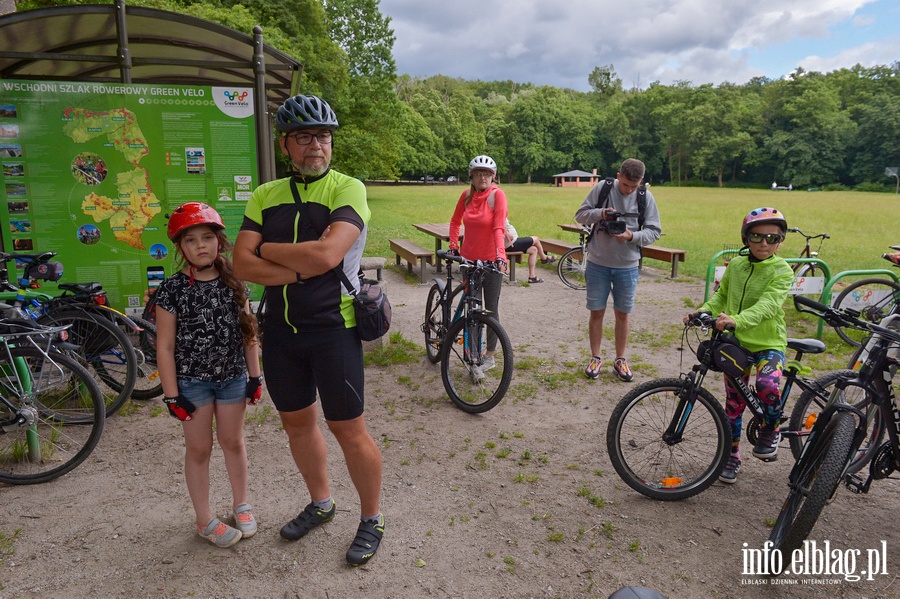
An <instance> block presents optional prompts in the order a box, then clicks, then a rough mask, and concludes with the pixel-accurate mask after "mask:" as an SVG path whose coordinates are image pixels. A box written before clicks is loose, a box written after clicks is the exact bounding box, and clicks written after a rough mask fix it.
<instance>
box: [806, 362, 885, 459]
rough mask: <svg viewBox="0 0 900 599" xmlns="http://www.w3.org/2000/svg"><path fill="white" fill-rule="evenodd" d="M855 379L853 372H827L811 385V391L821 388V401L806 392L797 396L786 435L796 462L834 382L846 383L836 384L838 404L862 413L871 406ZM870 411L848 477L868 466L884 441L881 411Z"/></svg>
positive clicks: (818, 397) (869, 399)
mask: <svg viewBox="0 0 900 599" xmlns="http://www.w3.org/2000/svg"><path fill="white" fill-rule="evenodd" d="M855 377H856V372H855V371H853V370H836V371H834V372H829V373H827V374H823V375H822V376H820V377H819V378H817V379H816V380H815V383H813V388H818V389H820V390H821V393H822V395H824V396H825V397H824V398H822V397H820V396H819V395H817V394H816V393H815V392H813V391H812V390H805V391H803V393H801V394H800V398H799V399H798V400H797V403H796V404H794V409H793V410H791V419H790V422H789V430H790V432H791V435H790V436H789V440H790V444H791V453H792V454H794V459H795V460H796V459H798V458H799V457H800V452H801V451H803V445H805V444H806V440H807V439H808V438H809V433H810V431H811V430H812V427H813V425H814V424H815V423H816V420H817V419H818V418H819V415H820V414H821V413H822V410H824V409H825V404H826V402H827V399H828V397H830V395H831V393H832V391H833V390H834V387H835V385H837V383H839V382H840V381H848V382H845V383H842V384H840V385H837V386H838V389H837V393H838V397H837V400H838V401H839V402H842V403H846V404H850V405H851V406H853V407H855V408H858V409H859V410H861V411H862V412H863V413H865V412H866V411H867V410H868V407H869V406H871V404H872V401H871V397H870V396H869V394H868V393H867V392H866V389H865V388H864V387H861V386H860V385H856V384H853V383H852V382H850V381H851V380H852V379H853V378H855ZM872 409H873V410H874V413H873V415H872V422H871V424H870V425H869V429H868V431H867V432H866V438H865V439H863V442H862V444H860V446H859V449H857V450H856V455H854V456H853V459H852V460H851V462H850V465H849V466H848V467H847V473H848V474H854V473H856V472H859V471H860V470H861V469H862V468H863V467H864V466H865V465H866V464H868V463H869V460H871V459H872V456H873V455H875V450H877V449H878V448H879V447H880V446H881V441H882V439H883V438H884V426H882V418H881V411H880V410H878V408H877V407H873V408H872Z"/></svg>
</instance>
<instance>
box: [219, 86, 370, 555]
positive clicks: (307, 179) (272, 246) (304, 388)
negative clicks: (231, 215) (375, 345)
mask: <svg viewBox="0 0 900 599" xmlns="http://www.w3.org/2000/svg"><path fill="white" fill-rule="evenodd" d="M275 121H276V126H277V128H278V131H279V132H280V133H281V137H280V138H279V140H278V143H279V146H280V148H281V151H282V152H284V153H285V155H287V156H288V157H289V158H290V160H291V163H292V164H293V166H294V169H295V171H296V172H295V173H294V174H293V175H292V176H290V177H287V178H284V179H278V180H276V181H270V182H268V183H265V184H263V185H260V186H259V187H258V188H257V189H256V190H255V191H254V192H253V194H252V196H251V198H250V201H249V202H248V204H247V208H246V211H245V213H244V222H243V224H242V225H241V231H240V233H239V234H238V236H237V240H236V242H235V247H234V272H235V274H236V275H237V276H238V277H240V278H242V279H246V280H248V281H252V282H254V283H259V284H263V285H265V286H266V293H265V296H266V310H265V312H266V317H265V319H264V323H263V327H262V333H263V371H264V373H265V377H266V388H267V389H268V391H269V395H270V396H271V397H272V402H273V403H274V404H275V407H276V408H277V409H278V412H279V415H280V416H281V422H282V424H283V426H284V430H285V432H286V433H287V435H288V441H289V443H290V448H291V454H292V456H293V458H294V462H296V464H297V468H298V469H299V470H300V474H301V475H302V476H303V479H304V481H305V483H306V486H307V489H308V490H309V494H310V499H311V501H310V503H309V505H307V506H306V507H305V508H304V510H303V511H302V512H300V514H299V515H298V516H297V517H296V518H294V519H293V520H291V521H290V522H288V523H287V524H285V525H284V526H283V527H282V529H281V536H282V537H283V538H284V539H286V540H291V541H295V540H297V539H299V538H301V537H303V536H305V535H306V534H307V533H309V532H310V531H312V530H313V529H314V528H316V527H318V526H319V525H321V524H324V523H325V522H328V521H330V520H331V519H332V518H333V517H334V515H335V502H334V500H333V499H332V496H331V490H330V486H329V481H328V473H327V469H326V446H325V439H324V436H323V435H322V431H321V429H320V428H319V424H318V413H317V409H316V394H317V392H318V396H319V398H320V399H321V404H322V412H323V413H324V415H325V422H326V424H327V425H328V429H329V430H330V431H331V432H332V434H334V436H335V438H336V439H337V441H338V443H339V444H340V447H341V450H342V452H343V454H344V459H345V460H346V462H347V469H348V470H349V472H350V478H351V480H352V481H353V484H354V486H355V487H356V491H357V493H358V494H359V501H360V508H361V512H362V513H361V519H360V524H359V528H358V530H357V534H356V538H355V539H354V541H353V543H352V545H351V546H350V549H349V550H348V551H347V561H348V562H349V563H350V564H351V565H353V566H359V565H362V564H365V563H366V562H367V561H369V560H370V559H371V558H372V557H373V556H374V555H375V552H376V551H377V549H378V545H379V543H380V542H381V538H382V534H383V532H384V517H383V516H382V514H381V511H380V507H379V496H380V493H381V452H380V451H379V449H378V446H377V444H376V443H375V441H374V440H373V439H372V436H371V435H370V434H369V432H368V430H367V429H366V423H365V419H364V415H363V411H364V404H363V398H364V393H363V378H364V377H363V352H362V344H361V342H360V339H359V335H358V334H357V332H356V320H355V316H354V311H353V298H352V297H351V296H350V295H349V294H348V293H347V290H346V289H343V287H342V284H341V281H340V278H339V276H338V274H337V272H336V271H335V270H333V269H335V268H336V267H337V268H341V269H342V270H343V271H344V274H345V275H346V276H347V279H349V280H350V281H351V283H352V284H353V285H354V286H358V284H359V278H358V272H359V261H360V257H361V256H362V253H363V249H364V247H365V244H366V231H367V228H366V223H367V222H368V220H369V216H370V213H369V208H368V205H367V203H366V190H365V187H364V186H363V184H362V183H361V182H360V181H359V180H357V179H355V178H353V177H348V176H347V175H344V174H341V173H339V172H337V171H333V170H331V168H330V163H331V155H332V153H331V152H332V139H333V136H334V131H335V130H336V129H337V128H338V121H337V117H336V116H335V114H334V111H333V110H332V109H331V107H330V106H329V105H328V103H327V102H325V101H324V100H322V99H320V98H318V97H316V96H306V95H297V96H294V97H292V98H288V99H287V100H285V102H284V103H283V104H282V105H281V107H280V108H279V109H278V113H277V114H276V119H275Z"/></svg>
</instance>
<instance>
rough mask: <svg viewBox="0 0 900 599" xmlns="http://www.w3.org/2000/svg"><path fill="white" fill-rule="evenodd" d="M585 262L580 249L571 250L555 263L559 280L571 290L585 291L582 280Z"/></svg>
mask: <svg viewBox="0 0 900 599" xmlns="http://www.w3.org/2000/svg"><path fill="white" fill-rule="evenodd" d="M585 266H587V264H586V260H585V257H584V251H583V250H582V248H580V247H577V248H572V249H571V250H569V251H568V252H566V253H565V254H563V255H562V256H560V258H559V262H557V263H556V272H557V274H559V279H560V280H561V281H562V282H563V283H565V284H566V285H568V286H569V287H571V288H572V289H587V283H586V282H585V280H584V269H585Z"/></svg>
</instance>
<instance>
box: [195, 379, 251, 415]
mask: <svg viewBox="0 0 900 599" xmlns="http://www.w3.org/2000/svg"><path fill="white" fill-rule="evenodd" d="M246 391H247V379H246V378H243V377H241V378H236V379H231V380H228V381H201V380H200V379H193V378H179V379H178V392H179V393H181V394H182V395H183V396H184V397H185V399H187V400H188V401H189V402H191V403H192V404H194V405H195V406H196V407H198V408H202V407H203V406H207V405H209V404H211V403H214V404H216V405H217V406H229V405H234V404H240V403H244V402H245V401H246V399H247V396H246V395H245V393H246Z"/></svg>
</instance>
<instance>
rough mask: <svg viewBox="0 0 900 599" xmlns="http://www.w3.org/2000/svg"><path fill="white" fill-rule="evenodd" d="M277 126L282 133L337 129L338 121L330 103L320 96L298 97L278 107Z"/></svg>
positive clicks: (289, 99)
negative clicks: (298, 130)
mask: <svg viewBox="0 0 900 599" xmlns="http://www.w3.org/2000/svg"><path fill="white" fill-rule="evenodd" d="M275 126H276V127H277V128H278V130H279V131H281V132H282V133H286V132H288V131H296V130H297V129H331V130H334V129H337V128H338V120H337V116H336V115H335V114H334V111H333V110H332V109H331V106H329V105H328V102H326V101H325V100H323V99H322V98H319V97H318V96H304V95H302V94H300V95H296V96H294V97H293V98H288V99H287V100H285V101H284V103H283V104H282V105H281V106H279V107H278V112H277V113H276V114H275Z"/></svg>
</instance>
